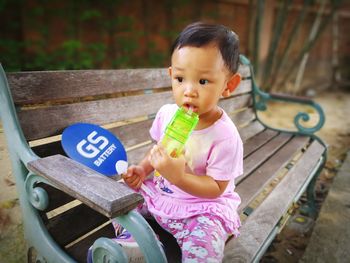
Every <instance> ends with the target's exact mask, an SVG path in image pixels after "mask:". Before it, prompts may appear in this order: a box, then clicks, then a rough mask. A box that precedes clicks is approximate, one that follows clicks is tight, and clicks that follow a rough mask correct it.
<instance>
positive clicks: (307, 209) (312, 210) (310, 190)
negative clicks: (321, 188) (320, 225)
mask: <svg viewBox="0 0 350 263" xmlns="http://www.w3.org/2000/svg"><path fill="white" fill-rule="evenodd" d="M325 163H326V158H323V160H322V163H321V165H320V167H319V168H318V169H317V171H316V173H315V175H314V176H313V178H312V180H311V181H310V184H309V185H308V187H307V190H306V197H307V202H306V204H304V205H303V206H302V207H301V208H300V212H301V213H302V214H304V215H307V216H310V217H312V218H316V216H317V215H316V213H317V211H316V201H315V194H316V193H315V186H316V181H317V178H318V177H319V175H320V174H321V172H322V170H323V167H324V165H325Z"/></svg>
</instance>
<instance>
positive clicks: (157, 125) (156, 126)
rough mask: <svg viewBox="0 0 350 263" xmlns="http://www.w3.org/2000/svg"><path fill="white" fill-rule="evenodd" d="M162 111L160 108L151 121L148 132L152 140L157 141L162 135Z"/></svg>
mask: <svg viewBox="0 0 350 263" xmlns="http://www.w3.org/2000/svg"><path fill="white" fill-rule="evenodd" d="M161 116H162V113H161V109H160V110H159V111H158V112H157V115H156V117H155V119H154V121H153V123H152V126H151V129H150V130H149V133H150V135H151V137H152V139H153V140H155V141H157V142H158V141H159V140H160V138H161V136H162V133H163V132H162V117H161Z"/></svg>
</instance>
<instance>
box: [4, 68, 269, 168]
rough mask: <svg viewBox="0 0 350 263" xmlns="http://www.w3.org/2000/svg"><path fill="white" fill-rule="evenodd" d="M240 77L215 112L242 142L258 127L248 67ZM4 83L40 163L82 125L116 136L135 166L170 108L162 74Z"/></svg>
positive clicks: (20, 78)
mask: <svg viewBox="0 0 350 263" xmlns="http://www.w3.org/2000/svg"><path fill="white" fill-rule="evenodd" d="M239 72H240V74H241V75H242V77H243V81H242V83H241V84H240V86H239V87H238V88H237V89H236V91H235V92H234V93H233V94H232V95H231V96H230V97H229V98H225V99H222V100H221V101H220V106H221V107H222V108H223V109H225V111H226V112H227V113H228V114H229V116H230V117H231V118H232V119H233V121H234V122H235V124H236V125H237V127H238V129H239V130H240V133H241V136H242V137H243V140H246V139H247V138H248V137H250V136H252V135H254V134H255V133H257V132H259V131H260V130H261V129H262V127H260V124H258V123H257V122H256V121H255V120H256V116H255V113H254V111H253V109H252V97H251V91H252V85H251V80H250V70H249V67H248V66H244V65H241V66H240V68H239ZM7 77H8V82H9V85H10V87H11V92H12V97H13V100H14V103H15V105H16V109H17V114H18V118H19V122H20V125H21V127H22V129H23V132H24V135H25V138H26V140H27V141H28V142H29V143H30V145H31V147H32V149H33V151H34V152H35V153H36V154H38V155H39V156H40V157H44V156H48V155H52V154H56V153H61V154H63V150H62V148H61V144H60V139H61V137H60V134H61V133H62V131H63V130H64V129H65V128H66V127H67V126H69V125H70V124H73V123H77V122H87V123H95V124H99V125H102V126H104V127H105V128H107V129H109V130H110V131H112V132H113V133H114V134H116V135H117V136H118V138H119V139H120V140H121V141H122V142H123V144H124V146H125V147H126V149H127V151H128V159H129V163H136V162H138V161H139V160H140V159H141V158H142V157H143V156H144V154H145V152H146V151H147V150H148V148H149V147H150V145H151V140H150V136H149V133H148V130H149V128H150V126H151V123H152V121H153V118H154V117H155V114H156V112H157V110H158V109H159V108H160V107H161V106H162V105H163V104H166V103H172V102H173V98H172V92H171V87H170V85H171V83H170V77H169V75H168V70H167V69H165V68H163V69H127V70H75V71H38V72H20V73H11V74H8V76H7ZM243 130H244V132H242V131H243Z"/></svg>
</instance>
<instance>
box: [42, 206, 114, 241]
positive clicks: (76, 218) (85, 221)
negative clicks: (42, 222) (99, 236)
mask: <svg viewBox="0 0 350 263" xmlns="http://www.w3.org/2000/svg"><path fill="white" fill-rule="evenodd" d="M108 220H109V219H108V218H107V217H105V216H103V215H101V214H100V213H98V212H96V211H95V210H92V209H91V208H90V207H88V206H86V205H84V204H80V205H77V206H75V207H73V208H71V209H69V210H67V211H65V212H64V213H61V214H59V215H57V216H55V217H53V218H51V219H50V220H49V221H48V223H47V226H46V227H47V229H48V231H49V232H50V234H51V235H52V237H53V238H54V239H55V240H56V242H57V243H58V244H59V245H61V246H66V245H67V244H69V243H71V242H72V241H74V240H76V239H77V238H79V237H81V236H83V235H85V234H86V233H88V232H90V231H91V230H93V229H95V228H96V227H98V226H100V225H101V224H103V223H105V222H107V221H108Z"/></svg>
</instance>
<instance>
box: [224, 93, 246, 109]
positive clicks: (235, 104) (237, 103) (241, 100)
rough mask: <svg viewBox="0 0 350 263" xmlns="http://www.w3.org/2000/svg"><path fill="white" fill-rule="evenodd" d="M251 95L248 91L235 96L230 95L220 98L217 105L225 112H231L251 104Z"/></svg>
mask: <svg viewBox="0 0 350 263" xmlns="http://www.w3.org/2000/svg"><path fill="white" fill-rule="evenodd" d="M251 97H252V96H251V95H250V93H248V94H245V95H241V96H237V97H230V98H228V99H223V100H220V101H219V106H220V107H221V108H223V109H224V110H225V111H226V113H227V114H232V113H233V112H234V111H237V110H239V109H242V108H245V107H249V106H251V105H252V102H251Z"/></svg>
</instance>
